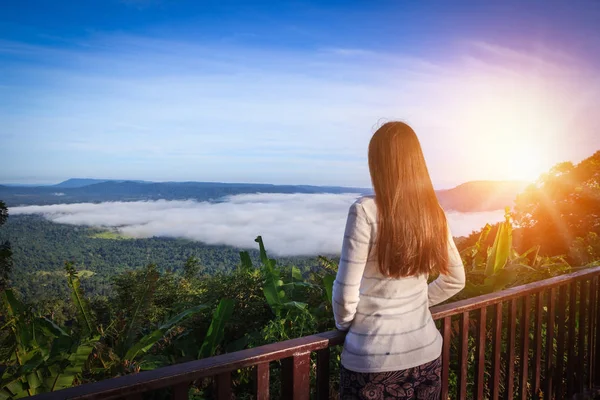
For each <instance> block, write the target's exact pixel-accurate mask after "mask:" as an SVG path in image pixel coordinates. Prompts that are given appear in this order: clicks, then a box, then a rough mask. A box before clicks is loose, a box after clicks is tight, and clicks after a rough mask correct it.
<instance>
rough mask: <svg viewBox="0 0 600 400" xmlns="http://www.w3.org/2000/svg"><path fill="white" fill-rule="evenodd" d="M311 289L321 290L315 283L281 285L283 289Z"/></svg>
mask: <svg viewBox="0 0 600 400" xmlns="http://www.w3.org/2000/svg"><path fill="white" fill-rule="evenodd" d="M300 287H303V288H310V289H320V286H319V285H315V284H314V283H309V282H290V283H284V284H282V285H281V288H282V289H294V288H300Z"/></svg>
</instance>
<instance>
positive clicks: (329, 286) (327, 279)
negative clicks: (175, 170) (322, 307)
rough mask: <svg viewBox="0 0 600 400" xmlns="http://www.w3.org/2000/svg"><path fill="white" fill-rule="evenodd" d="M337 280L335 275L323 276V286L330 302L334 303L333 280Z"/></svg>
mask: <svg viewBox="0 0 600 400" xmlns="http://www.w3.org/2000/svg"><path fill="white" fill-rule="evenodd" d="M334 280H335V276H334V275H325V276H324V277H323V287H324V289H325V295H326V296H327V300H329V304H332V301H333V300H332V298H333V281H334Z"/></svg>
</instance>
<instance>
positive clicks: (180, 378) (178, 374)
mask: <svg viewBox="0 0 600 400" xmlns="http://www.w3.org/2000/svg"><path fill="white" fill-rule="evenodd" d="M596 276H600V267H594V268H588V269H583V270H580V271H577V272H573V273H570V274H565V275H560V276H557V277H554V278H550V279H545V280H543V281H538V282H533V283H529V284H526V285H522V286H518V287H514V288H510V289H506V290H503V291H500V292H495V293H490V294H486V295H482V296H478V297H473V298H470V299H466V300H461V301H457V302H453V303H448V304H443V305H440V306H436V307H432V308H431V313H432V316H433V318H434V319H435V320H440V319H442V320H444V325H445V329H444V333H445V334H444V336H446V334H449V333H450V330H449V325H447V324H449V322H450V317H452V316H455V315H462V318H467V319H466V321H465V323H464V324H463V325H464V326H463V329H467V328H468V313H469V312H470V311H474V310H478V309H482V308H485V307H487V306H490V305H499V304H501V303H502V302H506V301H508V300H511V301H516V299H518V298H521V297H523V296H527V295H531V294H534V293H540V292H542V291H545V290H547V289H553V288H556V287H558V286H561V285H563V284H567V283H573V282H576V281H579V280H582V279H586V278H587V279H591V278H593V277H596ZM515 304H516V303H515ZM498 307H500V306H498ZM484 315H485V314H484ZM344 337H345V333H343V332H340V331H330V332H324V333H319V334H316V335H311V336H305V337H301V338H297V339H291V340H286V341H283V342H277V343H272V344H268V345H264V346H260V347H256V348H252V349H246V350H241V351H237V352H233V353H227V354H222V355H219V356H215V357H209V358H205V359H201V360H197V361H190V362H186V363H182V364H176V365H171V366H168V367H163V368H159V369H156V370H153V371H145V372H141V373H138V374H133V375H126V376H122V377H117V378H112V379H107V380H104V381H100V382H94V383H90V384H85V385H82V386H76V387H72V388H68V389H64V390H60V391H57V392H52V393H45V394H41V395H37V396H35V398H36V399H39V400H59V399H60V400H62V399H86V400H91V399H116V398H123V397H125V398H128V396H132V397H133V395H134V394H139V393H141V392H146V391H151V390H156V389H161V388H166V387H177V386H178V385H186V384H189V383H190V382H192V381H194V380H197V379H200V378H206V377H211V376H219V375H222V376H224V375H223V374H229V373H230V372H231V371H235V370H238V369H241V368H249V367H253V366H257V365H261V364H262V365H264V364H265V363H269V362H271V361H276V360H282V359H286V358H290V357H299V356H303V355H304V354H307V353H310V352H314V351H319V350H323V349H328V348H329V347H332V346H337V345H341V344H343V342H344ZM267 376H268V375H267Z"/></svg>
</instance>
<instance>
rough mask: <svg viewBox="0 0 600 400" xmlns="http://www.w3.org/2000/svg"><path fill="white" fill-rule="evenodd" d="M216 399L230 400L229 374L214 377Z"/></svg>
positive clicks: (222, 373) (223, 373) (224, 373)
mask: <svg viewBox="0 0 600 400" xmlns="http://www.w3.org/2000/svg"><path fill="white" fill-rule="evenodd" d="M215 382H216V384H217V399H219V400H231V372H229V371H227V372H221V373H220V374H219V375H217V376H216V378H215Z"/></svg>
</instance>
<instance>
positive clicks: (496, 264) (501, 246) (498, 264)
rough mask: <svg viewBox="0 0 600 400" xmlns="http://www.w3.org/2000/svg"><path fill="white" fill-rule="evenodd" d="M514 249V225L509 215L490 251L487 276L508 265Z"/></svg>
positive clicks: (486, 270) (486, 269)
mask: <svg viewBox="0 0 600 400" xmlns="http://www.w3.org/2000/svg"><path fill="white" fill-rule="evenodd" d="M511 249H512V224H511V222H510V217H509V214H508V213H507V215H506V221H505V222H503V223H501V224H500V226H499V227H498V233H496V238H495V239H494V245H493V246H492V247H491V248H490V249H489V254H488V259H487V264H486V268H485V275H486V276H488V277H491V276H492V275H494V274H495V273H496V272H498V271H500V270H501V269H502V268H504V266H505V265H506V263H507V261H508V259H509V257H510V254H511Z"/></svg>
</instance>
